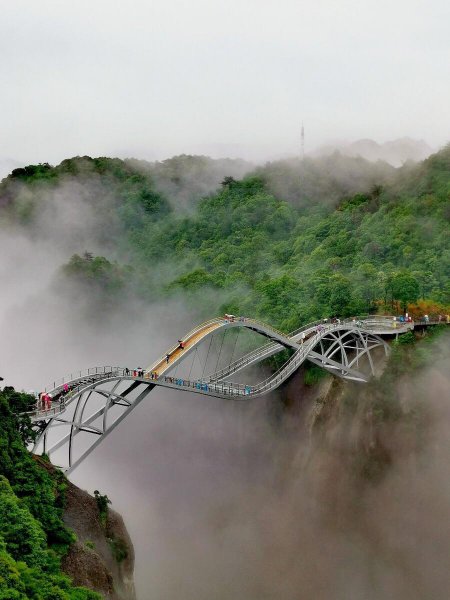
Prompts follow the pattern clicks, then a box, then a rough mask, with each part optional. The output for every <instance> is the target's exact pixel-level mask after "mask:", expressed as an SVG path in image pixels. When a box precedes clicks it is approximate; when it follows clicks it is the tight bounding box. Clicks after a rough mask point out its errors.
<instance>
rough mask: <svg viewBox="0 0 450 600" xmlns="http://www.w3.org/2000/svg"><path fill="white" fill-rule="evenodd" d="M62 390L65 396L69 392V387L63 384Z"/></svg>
mask: <svg viewBox="0 0 450 600" xmlns="http://www.w3.org/2000/svg"><path fill="white" fill-rule="evenodd" d="M63 390H64V393H65V394H67V392H68V391H69V386H68V384H67V383H65V384H64V385H63Z"/></svg>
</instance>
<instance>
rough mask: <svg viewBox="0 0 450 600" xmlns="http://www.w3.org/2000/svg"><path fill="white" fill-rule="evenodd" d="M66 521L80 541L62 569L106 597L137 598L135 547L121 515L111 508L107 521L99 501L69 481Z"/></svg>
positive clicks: (119, 598) (127, 599)
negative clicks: (134, 580) (101, 512)
mask: <svg viewBox="0 0 450 600" xmlns="http://www.w3.org/2000/svg"><path fill="white" fill-rule="evenodd" d="M66 497H67V503H66V510H65V512H64V522H65V523H66V524H67V525H68V527H70V528H71V529H73V530H74V531H75V533H76V535H77V538H78V541H77V543H76V544H74V545H73V546H72V547H71V548H70V550H69V553H68V554H67V556H66V557H65V558H64V561H63V570H64V571H65V572H66V573H67V574H68V575H70V576H71V577H72V578H73V580H74V583H75V584H76V585H83V586H85V587H88V588H90V589H94V590H96V591H98V592H100V593H101V594H103V595H104V596H105V598H106V599H107V600H135V598H136V596H135V591H134V582H133V568H134V550H133V544H132V542H131V539H130V536H129V535H128V532H127V530H126V528H125V525H124V522H123V519H122V517H121V516H120V515H119V514H118V513H116V512H115V511H113V510H111V509H108V516H107V518H106V523H105V524H103V523H102V521H101V519H100V513H99V510H98V506H97V502H96V500H95V498H93V497H92V496H90V495H89V494H88V493H87V492H85V491H83V490H80V489H79V488H77V487H76V486H75V485H73V484H72V483H71V482H70V481H69V482H68V488H67V492H66Z"/></svg>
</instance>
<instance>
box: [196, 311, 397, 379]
mask: <svg viewBox="0 0 450 600" xmlns="http://www.w3.org/2000/svg"><path fill="white" fill-rule="evenodd" d="M370 317H378V318H377V319H372V318H370ZM392 319H393V317H392V316H384V315H369V314H367V315H358V316H356V317H348V318H346V319H342V320H341V321H340V325H344V324H347V323H353V321H355V322H356V323H358V322H359V321H362V322H363V324H368V323H369V322H370V323H372V322H374V323H375V322H377V323H378V322H379V323H380V324H388V323H394V321H393V320H392ZM249 320H250V319H249ZM252 320H254V319H252ZM257 322H258V323H259V321H257ZM397 323H399V322H398V321H397ZM332 324H333V323H331V322H330V323H328V325H332ZM318 325H327V323H324V319H319V320H317V321H312V322H311V323H307V324H305V325H302V327H299V328H298V329H295V330H294V331H291V332H290V333H288V334H287V335H286V334H283V335H284V337H289V338H291V339H292V338H295V337H296V336H298V335H299V334H300V333H302V332H303V331H308V330H309V329H312V328H314V327H317V326H318ZM393 328H394V327H393V325H390V326H389V329H393ZM274 331H277V330H276V329H274ZM279 345H281V344H280V343H279V342H268V343H267V344H264V345H262V346H260V347H259V348H256V349H255V350H252V351H251V352H249V353H248V354H246V355H244V356H243V357H241V358H239V359H237V360H235V361H234V362H233V363H231V364H229V365H227V366H226V367H224V368H223V369H220V370H219V371H216V372H214V373H212V374H211V375H210V376H208V377H206V378H205V379H206V380H208V381H215V380H219V379H221V377H222V376H225V375H227V374H228V373H231V372H234V371H235V367H239V366H240V365H246V364H249V363H251V362H253V361H254V360H255V359H256V358H258V356H261V355H264V354H266V353H269V354H270V350H271V349H274V348H275V347H276V346H279ZM212 378H214V379H212Z"/></svg>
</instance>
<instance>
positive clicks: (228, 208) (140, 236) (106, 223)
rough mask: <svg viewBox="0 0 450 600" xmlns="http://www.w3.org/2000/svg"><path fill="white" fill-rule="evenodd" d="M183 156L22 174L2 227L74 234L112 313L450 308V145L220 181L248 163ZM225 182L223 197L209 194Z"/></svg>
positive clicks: (74, 265)
mask: <svg viewBox="0 0 450 600" xmlns="http://www.w3.org/2000/svg"><path fill="white" fill-rule="evenodd" d="M208 160H210V159H208ZM172 161H173V162H172V163H169V161H166V164H160V165H159V166H158V167H157V168H156V167H155V166H152V165H146V164H145V163H141V162H139V163H138V162H136V161H134V162H133V161H131V162H124V161H121V160H119V159H108V158H97V159H91V158H89V157H83V158H73V159H68V160H65V161H63V162H62V163H61V164H60V165H58V166H57V167H51V166H50V165H47V164H43V165H37V166H29V167H26V168H24V169H16V170H15V171H13V172H12V174H11V175H10V176H9V177H8V178H7V179H5V180H3V182H2V184H1V186H0V206H1V207H2V210H1V212H0V218H1V221H0V222H3V223H6V224H8V225H9V227H10V228H11V227H16V228H25V230H26V231H28V232H31V234H32V235H34V236H37V237H39V236H44V237H45V236H47V237H50V238H51V235H52V231H53V230H54V229H55V228H58V227H59V228H60V229H61V228H62V229H63V230H64V232H65V233H64V243H66V241H67V239H68V238H70V237H71V236H72V237H73V238H74V240H72V241H73V243H72V246H71V248H74V249H76V254H75V255H74V256H72V258H71V259H70V260H69V258H70V255H69V256H67V263H66V265H65V267H64V269H63V271H62V273H63V274H64V275H65V276H66V278H68V279H69V280H70V281H72V283H75V285H82V286H88V287H89V288H90V289H92V290H94V291H96V293H98V297H99V299H100V300H101V301H102V302H106V301H107V304H108V305H109V304H111V303H113V301H114V298H115V297H119V296H120V295H121V294H122V295H125V294H128V293H133V294H137V295H138V296H139V297H142V298H144V299H145V300H146V301H149V302H152V301H160V300H164V299H166V298H168V297H176V296H177V295H180V294H181V295H182V297H183V302H184V303H185V304H186V305H188V306H189V305H192V306H195V310H196V312H197V313H200V314H201V316H205V317H207V316H210V315H212V314H216V313H217V312H220V311H223V310H227V311H229V312H237V313H247V314H252V315H255V316H259V317H261V318H265V319H267V320H269V321H270V322H272V323H273V324H274V325H277V326H279V327H281V328H283V329H285V330H291V329H294V328H295V327H296V326H298V325H299V324H300V323H303V322H305V321H308V320H312V319H314V318H320V317H325V316H330V315H344V316H346V315H352V314H357V313H366V312H368V311H376V310H378V309H380V310H383V309H386V310H390V311H400V310H404V309H405V308H406V306H407V305H408V304H410V303H416V302H418V301H422V302H425V304H423V306H424V307H425V309H426V310H429V311H430V310H434V311H447V310H448V305H449V303H450V279H449V274H450V250H449V244H448V240H449V231H450V230H449V218H450V204H449V190H450V147H449V146H447V147H446V148H444V149H443V150H442V151H440V152H439V153H438V154H435V155H433V156H431V157H430V158H429V159H427V160H425V161H424V162H423V163H420V164H419V165H416V166H411V165H409V166H405V167H403V168H401V169H397V170H395V169H393V168H392V167H389V166H388V165H386V164H385V163H369V162H367V161H364V160H363V159H361V158H358V159H352V158H349V157H343V156H341V155H339V154H337V153H336V154H335V155H333V156H331V157H327V158H320V159H316V160H312V159H307V160H305V161H304V162H302V161H281V162H278V163H269V164H267V165H266V166H265V167H260V168H258V169H256V170H255V171H253V173H250V174H248V175H247V176H245V177H244V178H243V179H241V180H238V179H236V178H235V177H233V176H232V175H230V174H229V175H227V176H225V177H223V179H221V180H220V181H219V180H218V179H219V175H220V177H222V172H223V169H224V168H225V167H226V166H229V167H230V169H231V170H233V169H235V170H236V169H238V170H239V169H241V168H242V169H244V166H243V165H241V164H238V165H236V164H233V163H230V164H229V165H226V164H225V166H224V164H223V163H221V165H220V168H218V167H217V166H215V165H214V161H210V162H207V161H206V162H205V158H204V157H197V158H196V157H190V158H189V157H184V158H183V159H182V160H178V161H177V160H175V159H172ZM208 168H210V169H211V170H210V171H208ZM245 168H246V167H245ZM196 173H198V174H199V179H200V181H199V182H197V185H198V186H200V188H199V187H197V188H196V187H195V185H194V187H192V186H193V183H195V175H196ZM164 178H165V179H164ZM214 178H215V179H214ZM162 179H164V180H165V185H162V184H161V180H162ZM214 180H215V181H216V186H217V190H216V191H215V192H210V193H209V194H207V195H206V196H204V197H203V198H195V195H196V193H197V192H198V190H199V189H206V188H205V186H206V187H208V186H209V187H211V186H213V182H214ZM202 182H203V183H202ZM169 184H170V185H172V186H173V189H175V188H177V189H176V191H175V192H174V193H173V196H172V197H170V185H169ZM180 186H181V188H183V186H184V190H183V193H181V192H180ZM163 187H165V191H163V189H162V188H163ZM180 197H182V198H183V200H182V201H180ZM80 198H81V200H80ZM80 202H81V204H82V207H83V210H84V211H85V212H84V213H83V217H80V218H78V217H77V218H73V219H72V220H70V217H71V216H72V217H73V216H74V215H73V214H72V215H71V214H70V212H69V213H68V212H67V206H70V207H72V210H73V212H74V214H75V215H77V214H78V213H76V211H75V208H74V207H75V205H77V206H78V207H79V206H80ZM77 203H78V204H77ZM62 207H66V208H65V209H64V210H65V212H64V210H63V208H62ZM187 208H188V210H186V209H187ZM77 210H78V209H77ZM86 211H87V212H86ZM86 215H87V216H86ZM55 223H57V225H55ZM58 243H60V242H58ZM91 251H93V253H92V252H91ZM93 254H94V255H95V254H99V255H100V256H98V257H95V256H94V255H93ZM101 255H103V256H101Z"/></svg>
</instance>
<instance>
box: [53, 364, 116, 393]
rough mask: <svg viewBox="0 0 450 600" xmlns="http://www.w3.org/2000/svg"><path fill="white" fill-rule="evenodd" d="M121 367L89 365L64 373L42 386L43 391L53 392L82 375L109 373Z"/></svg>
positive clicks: (80, 377) (82, 376)
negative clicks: (62, 375)
mask: <svg viewBox="0 0 450 600" xmlns="http://www.w3.org/2000/svg"><path fill="white" fill-rule="evenodd" d="M118 369H121V367H112V366H109V365H108V366H101V367H89V368H88V369H81V370H80V371H75V372H74V373H71V374H70V375H65V376H64V377H62V378H61V379H57V380H55V381H53V383H52V384H49V385H48V386H46V387H45V388H44V392H45V393H47V392H48V393H50V392H53V391H55V390H57V389H59V388H62V387H63V386H64V384H65V383H67V384H69V383H71V382H75V381H78V380H79V379H82V378H84V377H89V376H90V375H97V374H104V373H109V372H111V371H115V370H118Z"/></svg>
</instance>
